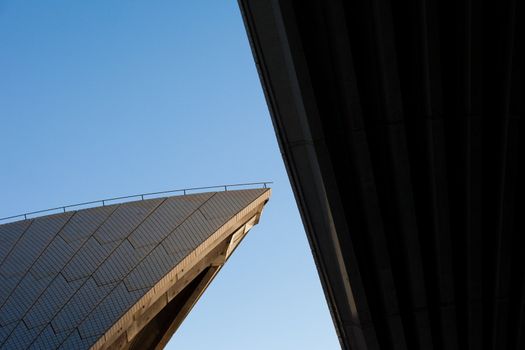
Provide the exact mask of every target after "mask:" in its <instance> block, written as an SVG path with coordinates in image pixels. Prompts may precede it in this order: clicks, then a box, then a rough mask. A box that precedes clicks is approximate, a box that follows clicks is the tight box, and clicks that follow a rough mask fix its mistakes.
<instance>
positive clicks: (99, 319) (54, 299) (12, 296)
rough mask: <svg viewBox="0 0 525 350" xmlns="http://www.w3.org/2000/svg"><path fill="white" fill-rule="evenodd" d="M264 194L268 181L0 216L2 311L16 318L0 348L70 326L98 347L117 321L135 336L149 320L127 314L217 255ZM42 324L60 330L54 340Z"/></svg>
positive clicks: (252, 219)
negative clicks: (23, 216)
mask: <svg viewBox="0 0 525 350" xmlns="http://www.w3.org/2000/svg"><path fill="white" fill-rule="evenodd" d="M270 194H271V189H270V188H260V189H239V190H237V189H235V190H228V191H219V192H201V193H193V194H186V195H184V194H183V195H176V196H168V197H161V198H151V199H144V200H139V201H130V202H124V203H118V204H115V205H106V206H98V207H93V208H85V209H80V210H76V211H70V212H65V213H59V214H52V215H47V216H42V217H37V218H34V219H32V220H31V221H29V220H26V221H18V222H14V223H8V224H4V225H0V239H2V241H3V244H2V245H1V246H0V274H2V275H3V276H4V275H9V276H10V277H9V281H8V282H9V283H5V284H4V286H3V287H2V288H0V315H6V317H7V315H8V316H9V319H10V320H13V322H14V323H16V324H17V325H19V326H16V327H14V328H13V329H11V330H9V331H8V330H7V329H5V330H6V334H3V333H4V332H0V333H2V334H3V335H2V337H1V338H0V347H10V346H12V345H14V344H15V343H16V345H17V346H18V347H19V348H26V347H30V346H36V345H38V344H55V343H57V344H58V345H57V346H60V344H62V345H64V344H67V343H68V342H70V341H74V339H73V338H74V337H75V336H77V333H78V334H79V335H80V337H81V338H82V339H91V341H90V342H83V343H82V344H83V345H82V346H83V347H84V348H88V347H92V346H93V347H95V348H97V347H104V346H106V345H108V344H110V343H111V342H114V341H116V338H115V337H118V336H119V334H120V335H121V334H122V332H123V331H122V329H124V334H127V335H126V336H127V337H129V339H130V341H132V340H133V339H138V338H134V337H135V336H138V334H139V333H137V332H139V330H140V329H142V328H141V327H146V326H147V322H146V321H144V322H143V323H141V324H135V323H133V322H135V321H133V320H137V319H141V316H140V315H141V314H142V313H144V312H145V311H144V310H148V309H149V308H150V307H153V306H152V305H153V304H154V303H153V302H152V300H157V299H159V298H166V300H167V301H168V302H169V300H171V299H173V298H175V297H176V296H177V295H178V294H177V293H178V292H177V290H178V291H179V292H180V290H183V289H184V288H185V287H184V286H182V285H181V283H183V281H186V282H187V283H189V282H191V280H192V278H196V277H195V276H193V275H191V274H192V273H193V272H192V271H196V270H195V269H196V268H198V269H201V270H202V269H203V268H204V267H205V266H207V265H209V266H216V265H217V264H219V265H221V264H223V263H224V262H225V259H226V258H227V257H228V256H229V255H230V254H231V253H232V252H233V250H234V249H235V248H236V247H237V246H238V244H239V242H240V241H241V240H242V238H243V237H244V236H245V235H246V233H247V232H248V230H249V229H250V228H251V227H252V226H253V225H255V224H257V223H258V221H259V217H260V215H261V212H262V208H263V207H264V205H265V204H266V202H267V201H268V199H269V197H270ZM221 257H222V258H221ZM221 259H222V260H221ZM199 266H200V267H199ZM203 266H204V267H203ZM199 271H200V270H199ZM197 275H198V274H197ZM35 276H36V278H37V280H38V283H34V280H35ZM192 276H193V277H192ZM213 276H214V274H213V275H212V276H211V277H209V278H210V280H211V278H213ZM32 281H33V282H32ZM11 282H12V283H11ZM206 285H207V284H206ZM181 286H182V287H181ZM203 288H204V287H203ZM57 291H61V292H60V293H58V292H57ZM201 292H202V291H201ZM28 295H30V297H29V299H31V300H29V299H28ZM199 295H200V294H199ZM22 299H23V302H22ZM21 305H22V306H21ZM150 312H160V309H159V310H156V311H154V310H152V311H150ZM148 317H149V318H148V320H150V319H151V317H153V316H151V315H150V314H148ZM155 317H156V316H155ZM130 320H131V321H130ZM130 322H131V323H130ZM141 322H142V321H141ZM26 325H32V326H31V328H28V327H27V326H26ZM46 325H47V326H52V327H53V329H55V328H57V329H60V334H61V337H62V335H64V334H67V335H64V337H62V338H61V339H57V338H56V337H57V335H56V334H55V333H54V332H46V331H45V329H47V328H48V327H46ZM126 327H127V328H126ZM173 331H174V330H173ZM126 332H130V333H126ZM162 332H165V333H166V334H168V332H172V331H169V329H165V330H163V331H162ZM169 335H170V336H171V333H170V334H169ZM163 339H164V338H163ZM158 341H159V342H160V341H161V340H158ZM88 343H89V344H88Z"/></svg>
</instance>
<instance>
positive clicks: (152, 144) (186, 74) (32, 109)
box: [0, 0, 339, 350]
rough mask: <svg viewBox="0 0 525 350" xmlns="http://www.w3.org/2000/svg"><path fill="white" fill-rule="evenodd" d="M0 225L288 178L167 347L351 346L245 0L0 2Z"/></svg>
mask: <svg viewBox="0 0 525 350" xmlns="http://www.w3.org/2000/svg"><path fill="white" fill-rule="evenodd" d="M0 157H1V158H0V159H1V161H0V165H1V168H0V191H1V192H0V193H1V198H2V200H1V201H0V217H3V216H8V215H12V214H18V213H23V212H27V211H32V210H39V209H45V208H49V207H54V206H59V205H65V204H72V203H78V202H83V201H89V200H96V199H101V198H107V197H113V196H121V195H128V194H135V193H141V192H153V191H162V190H168V189H172V188H183V187H194V186H207V185H215V184H223V183H240V182H251V181H260V180H270V181H274V182H275V184H274V185H273V196H272V198H271V200H270V202H269V204H268V205H267V207H266V210H265V212H264V213H263V217H262V220H261V222H260V224H259V225H258V226H256V227H255V228H254V229H253V230H252V231H251V232H250V234H249V235H248V236H247V238H246V239H245V240H244V242H243V243H242V244H241V246H240V248H239V249H238V250H236V252H235V254H234V255H233V256H232V257H231V259H230V260H229V262H228V263H227V264H226V266H225V267H224V268H223V269H222V271H221V273H220V274H219V275H218V277H217V278H216V279H215V281H214V283H213V284H212V285H211V286H210V287H209V288H208V290H207V291H206V293H205V294H204V295H203V297H202V298H201V300H200V301H199V303H198V304H197V305H196V307H195V308H194V310H193V311H192V312H191V313H190V315H189V317H188V318H187V319H186V321H185V322H184V323H183V325H182V326H181V328H180V329H179V331H178V332H177V334H175V336H174V337H173V339H172V340H171V342H170V344H169V345H168V349H210V348H213V349H243V350H244V349H337V348H339V345H338V341H337V338H336V334H335V331H334V329H333V324H332V321H331V319H330V315H329V312H328V308H327V305H326V301H325V298H324V295H323V293H322V289H321V286H320V283H319V279H318V276H317V273H316V270H315V265H314V263H313V259H312V256H311V252H310V248H309V246H308V242H307V239H306V236H305V234H304V229H303V226H302V223H301V220H300V216H299V213H298V210H297V206H296V204H295V201H294V199H293V193H292V191H291V188H290V184H289V181H288V178H287V176H286V171H285V168H284V164H283V161H282V158H281V155H280V152H279V148H278V145H277V142H276V139H275V134H274V131H273V128H272V125H271V120H270V116H269V113H268V109H267V106H266V103H265V100H264V95H263V92H262V89H261V86H260V83H259V79H258V75H257V71H256V68H255V65H254V62H253V58H252V55H251V51H250V47H249V43H248V40H247V37H246V33H245V30H244V26H243V23H242V18H241V15H240V12H239V9H238V6H237V2H236V1H215V0H214V1H212V0H209V1H173V0H172V1H163V0H156V1H137V0H127V1H116V0H103V1H101V0H99V1H80V0H78V1H72V0H62V1H57V0H46V1H40V0H34V1H28V0H11V1H8V0H0Z"/></svg>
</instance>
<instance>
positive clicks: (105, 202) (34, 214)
mask: <svg viewBox="0 0 525 350" xmlns="http://www.w3.org/2000/svg"><path fill="white" fill-rule="evenodd" d="M272 183H273V182H271V181H265V182H248V183H242V184H232V185H218V186H206V187H192V188H183V189H178V190H169V191H160V192H149V193H141V194H134V195H131V196H122V197H113V198H108V199H101V200H96V201H91V202H84V203H78V204H71V205H64V206H61V207H56V208H51V209H44V210H37V211H32V212H29V213H24V214H18V215H13V216H7V217H5V218H0V224H2V223H4V221H8V220H9V221H16V220H14V219H22V218H23V219H24V220H27V219H33V218H35V217H39V216H43V215H41V214H44V213H55V214H57V213H65V212H66V211H68V210H69V211H70V210H71V208H80V209H87V208H91V207H87V206H91V205H93V204H102V206H105V205H111V204H118V203H120V202H118V201H119V200H123V199H133V198H137V199H138V200H145V199H152V198H158V197H157V196H159V195H163V194H170V193H182V194H183V195H187V194H194V193H200V191H203V190H213V189H215V190H221V191H228V188H232V187H249V188H253V187H257V188H259V187H262V188H268V185H270V184H272ZM81 207H85V208H81ZM37 214H40V215H37Z"/></svg>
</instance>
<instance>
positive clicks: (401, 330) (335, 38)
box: [239, 0, 525, 350]
mask: <svg viewBox="0 0 525 350" xmlns="http://www.w3.org/2000/svg"><path fill="white" fill-rule="evenodd" d="M239 5H240V8H241V11H242V14H243V16H244V21H245V26H246V30H247V32H248V37H249V39H250V43H251V47H252V51H253V54H254V58H255V62H256V65H257V69H258V71H259V76H260V79H261V83H262V86H263V88H264V92H265V95H266V100H267V102H268V107H269V110H270V112H271V115H272V121H273V124H274V128H275V132H276V135H277V139H278V141H279V145H280V148H281V153H282V155H283V159H284V161H285V164H286V167H287V171H288V175H289V178H290V181H291V183H292V186H293V189H294V193H295V196H296V200H297V204H298V207H299V209H300V211H301V215H302V219H303V223H304V226H305V229H306V232H307V235H308V238H309V241H310V245H311V247H312V252H313V255H314V259H315V261H316V265H317V268H318V272H319V276H320V279H321V283H322V284H323V288H324V292H325V295H326V298H327V301H328V304H329V306H330V310H331V313H332V317H333V320H334V323H335V326H336V329H337V332H338V334H339V339H340V343H341V346H342V348H344V349H353V350H368V349H399V350H404V349H411V350H419V349H436V350H438V349H439V350H441V349H447V350H448V349H461V350H463V349H468V350H480V349H482V350H503V349H512V350H523V349H525V254H524V250H525V234H524V232H525V227H524V223H525V221H524V220H523V216H524V215H523V214H525V212H524V210H523V209H520V208H522V207H523V205H520V204H519V203H520V201H521V199H523V198H524V197H525V182H524V181H523V179H524V178H525V161H524V155H523V150H524V147H523V145H522V143H523V140H524V131H525V129H524V124H523V116H524V113H525V28H524V26H525V2H524V1H519V0H497V1H496V0H486V1H475V0H456V1H439V0H408V1H394V0H349V1H344V0H329V1H327V0H269V1H260V0H239Z"/></svg>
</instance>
